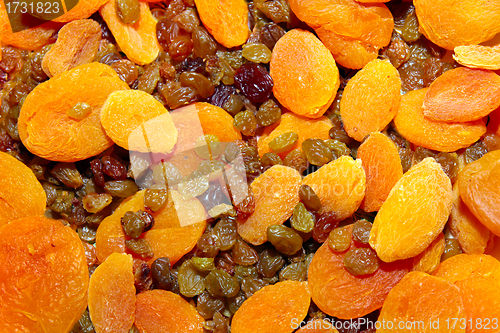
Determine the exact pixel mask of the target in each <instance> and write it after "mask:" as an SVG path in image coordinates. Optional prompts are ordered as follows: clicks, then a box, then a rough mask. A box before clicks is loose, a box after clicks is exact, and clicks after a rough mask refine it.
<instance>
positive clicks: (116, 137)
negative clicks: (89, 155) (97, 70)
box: [101, 90, 177, 153]
mask: <svg viewBox="0 0 500 333" xmlns="http://www.w3.org/2000/svg"><path fill="white" fill-rule="evenodd" d="M101 123H102V127H103V128H104V130H105V131H106V134H107V135H108V136H109V137H110V138H111V139H112V140H113V142H114V143H116V144H117V145H119V146H120V147H123V148H125V149H127V150H133V151H139V152H143V153H147V152H153V153H170V152H171V151H172V150H173V149H174V145H175V143H176V142H177V129H176V128H175V125H174V122H173V120H172V117H171V116H170V114H169V113H168V111H167V109H165V107H164V106H163V105H162V104H161V103H160V102H158V101H157V100H156V99H155V98H154V97H153V96H151V95H150V94H148V93H146V92H144V91H140V90H123V91H115V92H113V93H111V94H110V95H109V96H108V98H107V99H106V102H105V103H104V105H103V106H102V108H101Z"/></svg>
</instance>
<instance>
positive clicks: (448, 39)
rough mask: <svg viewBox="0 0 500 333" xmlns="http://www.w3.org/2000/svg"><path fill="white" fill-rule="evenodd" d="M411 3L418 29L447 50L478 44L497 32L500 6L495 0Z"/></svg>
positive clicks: (419, 0) (499, 20)
mask: <svg viewBox="0 0 500 333" xmlns="http://www.w3.org/2000/svg"><path fill="white" fill-rule="evenodd" d="M413 5H414V6H415V10H416V13H417V17H418V23H419V25H420V28H419V30H420V32H422V33H423V34H424V35H425V37H427V38H428V39H429V40H430V41H432V42H433V43H435V44H437V45H439V46H441V47H443V48H445V49H447V50H453V48H454V47H455V46H460V45H471V44H479V43H481V42H484V41H487V40H489V39H491V38H493V36H495V35H496V34H497V33H498V32H500V24H499V23H500V7H499V6H498V5H499V3H498V2H496V1H493V2H486V3H485V2H483V1H482V0H460V1H455V0H443V1H427V0H415V1H414V2H413Z"/></svg>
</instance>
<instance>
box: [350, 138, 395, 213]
mask: <svg viewBox="0 0 500 333" xmlns="http://www.w3.org/2000/svg"><path fill="white" fill-rule="evenodd" d="M357 158H358V159H359V160H361V162H362V166H363V169H364V170H365V173H366V193H365V198H364V199H363V202H362V203H361V208H362V209H363V210H364V211H365V212H374V211H378V210H379V209H380V207H381V206H382V204H383V203H384V201H385V200H386V199H387V197H388V196H389V192H390V191H391V190H392V188H393V187H394V185H395V184H396V182H397V181H398V180H399V179H400V178H401V177H402V176H403V167H402V165H401V159H400V157H399V152H398V148H397V147H396V145H395V144H394V142H392V140H391V139H389V137H387V136H386V135H385V134H382V133H380V132H376V133H372V134H370V136H369V137H368V139H367V140H366V141H365V142H363V143H362V144H361V146H359V149H358V154H357Z"/></svg>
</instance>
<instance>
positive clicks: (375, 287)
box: [308, 225, 410, 319]
mask: <svg viewBox="0 0 500 333" xmlns="http://www.w3.org/2000/svg"><path fill="white" fill-rule="evenodd" d="M345 228H346V230H347V231H348V232H349V233H351V234H352V225H350V226H346V227H345ZM350 248H351V249H357V248H359V243H354V240H351V245H350ZM346 253H347V250H346V251H344V252H334V251H332V249H331V248H330V247H329V246H328V243H326V242H325V243H324V244H323V245H322V246H321V247H320V248H319V249H318V251H316V253H315V254H314V257H313V260H312V261H311V264H310V265H309V272H308V281H309V289H310V291H311V296H312V300H313V301H314V303H315V304H316V305H317V306H318V307H319V308H320V309H321V310H322V311H323V312H325V313H326V314H328V315H330V316H334V317H337V318H341V319H351V318H358V317H361V316H364V315H366V314H368V313H370V312H372V311H375V310H376V309H379V308H380V307H381V306H382V304H383V303H384V300H385V298H386V297H387V294H388V293H389V291H390V290H391V289H392V288H393V287H394V286H395V285H396V284H397V283H398V282H399V280H401V279H402V278H403V276H404V275H405V274H406V273H408V270H409V266H410V261H408V260H404V261H398V262H394V263H385V262H381V263H380V267H379V269H378V270H377V271H376V272H375V273H373V274H370V275H358V276H354V275H352V274H351V273H349V272H348V271H347V270H346V269H345V268H344V256H345V254H346Z"/></svg>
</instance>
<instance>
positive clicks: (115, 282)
mask: <svg viewBox="0 0 500 333" xmlns="http://www.w3.org/2000/svg"><path fill="white" fill-rule="evenodd" d="M89 313H90V318H91V319H92V324H93V325H94V328H95V330H96V332H97V333H100V332H116V333H121V332H123V333H127V332H128V331H129V329H130V328H131V327H132V325H133V323H134V319H135V286H134V273H133V263H132V256H130V255H127V254H120V253H113V254H112V255H110V256H109V257H108V258H107V259H106V261H104V262H103V263H102V264H100V265H99V266H98V267H97V268H96V270H95V271H94V273H92V276H91V278H90V283H89Z"/></svg>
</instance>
